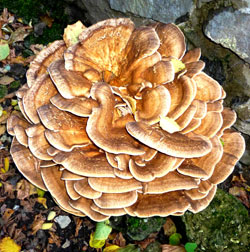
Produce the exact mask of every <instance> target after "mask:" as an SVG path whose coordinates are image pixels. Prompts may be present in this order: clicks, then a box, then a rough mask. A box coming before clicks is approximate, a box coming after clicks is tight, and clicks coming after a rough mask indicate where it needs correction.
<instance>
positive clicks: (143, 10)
mask: <svg viewBox="0 0 250 252" xmlns="http://www.w3.org/2000/svg"><path fill="white" fill-rule="evenodd" d="M109 3H110V7H111V9H114V10H116V11H120V12H123V13H132V14H134V15H135V16H140V17H143V18H150V19H153V20H156V21H160V22H164V23H170V22H175V21H176V20H177V19H178V18H180V17H182V16H184V15H186V14H187V13H189V12H191V11H192V9H193V8H194V5H193V1H192V0H186V1H179V0H172V1H169V0H127V1H124V0H109Z"/></svg>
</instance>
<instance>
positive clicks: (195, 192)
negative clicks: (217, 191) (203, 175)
mask: <svg viewBox="0 0 250 252" xmlns="http://www.w3.org/2000/svg"><path fill="white" fill-rule="evenodd" d="M213 186H214V185H213V184H212V183H210V182H209V181H208V180H202V181H201V182H200V184H199V186H198V188H194V189H191V190H186V191H185V194H186V195H187V196H188V197H189V198H191V199H192V200H199V199H203V198H205V197H206V196H207V195H208V193H209V192H210V191H211V189H212V188H213Z"/></svg>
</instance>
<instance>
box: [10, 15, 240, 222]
mask: <svg viewBox="0 0 250 252" xmlns="http://www.w3.org/2000/svg"><path fill="white" fill-rule="evenodd" d="M78 25H79V23H78ZM70 28H71V29H74V26H73V27H69V29H70ZM81 30H82V31H81V33H80V35H79V37H78V42H77V43H75V44H74V42H72V40H70V39H69V38H68V37H67V33H66V34H65V35H64V40H65V41H63V40H62V41H55V42H54V43H52V44H50V45H49V46H48V47H47V48H46V49H44V50H43V51H41V52H40V53H39V54H38V55H37V57H36V58H35V60H34V61H33V62H32V63H31V65H30V69H29V70H28V72H27V86H24V87H22V88H21V89H20V90H19V91H18V92H17V96H18V97H19V106H20V109H21V111H22V115H13V116H12V117H11V118H10V119H9V121H8V132H9V133H10V134H11V135H13V136H15V137H14V139H13V143H12V147H11V154H12V157H13V160H14V162H15V163H16V165H17V167H18V169H19V171H20V172H21V173H22V174H23V175H24V176H25V177H26V178H27V179H28V180H29V181H31V182H32V183H33V184H34V185H36V186H37V187H40V188H42V189H44V190H48V191H49V192H50V193H51V195H52V197H53V198H54V199H55V201H56V202H57V203H58V205H59V206H60V207H61V208H62V209H64V210H65V211H68V212H70V213H72V214H75V215H87V216H89V217H90V218H92V219H93V220H96V221H102V220H105V219H107V218H109V216H119V215H123V214H126V213H127V214H130V215H132V216H139V217H148V216H155V215H158V216H167V215H170V214H172V215H181V214H183V213H184V212H185V211H186V210H189V211H192V212H194V213H196V212H198V211H201V210H203V209H204V208H205V207H206V206H207V205H208V204H209V202H210V201H211V200H212V199H213V197H214V194H215V192H216V186H217V184H219V183H221V182H222V181H224V180H225V179H226V178H227V177H228V176H229V174H230V173H231V172H232V170H233V168H234V165H235V164H236V162H237V161H238V160H239V158H240V157H241V156H242V154H243V151H244V140H243V138H242V137H241V135H240V134H239V133H237V132H234V131H232V130H231V129H229V128H230V126H231V125H232V124H233V123H234V122H235V119H236V115H235V112H233V111H232V110H230V109H229V108H223V105H222V104H223V98H224V97H225V92H224V91H223V88H222V87H221V86H220V85H219V84H218V83H217V81H215V80H213V79H212V78H211V77H209V76H208V75H207V74H205V73H204V72H202V69H203V68H204V62H202V61H200V60H199V58H200V49H194V50H191V51H189V52H187V53H186V54H185V39H184V36H183V34H182V32H181V31H180V30H179V28H178V27H177V26H175V25H173V24H161V23H157V24H154V25H150V26H144V27H139V28H135V27H134V24H133V23H132V22H131V21H130V20H129V19H124V18H121V19H110V20H106V21H102V22H99V23H97V24H95V25H92V26H91V27H89V28H85V27H83V26H82V27H81ZM222 142H223V144H222Z"/></svg>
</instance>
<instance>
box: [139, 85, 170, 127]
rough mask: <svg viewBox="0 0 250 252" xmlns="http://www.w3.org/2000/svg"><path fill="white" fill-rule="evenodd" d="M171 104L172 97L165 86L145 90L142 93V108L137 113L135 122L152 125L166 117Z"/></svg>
mask: <svg viewBox="0 0 250 252" xmlns="http://www.w3.org/2000/svg"><path fill="white" fill-rule="evenodd" d="M170 104H171V97H170V94H169V92H168V90H167V89H166V88H165V87H163V86H158V87H156V88H153V89H150V90H145V91H144V92H143V93H142V100H141V104H140V107H138V108H137V111H136V112H135V120H136V121H142V122H145V123H148V124H150V125H152V124H155V123H157V122H159V121H160V118H161V117H162V116H166V115H167V113H168V111H169V109H170Z"/></svg>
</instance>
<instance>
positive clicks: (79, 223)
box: [75, 218, 83, 237]
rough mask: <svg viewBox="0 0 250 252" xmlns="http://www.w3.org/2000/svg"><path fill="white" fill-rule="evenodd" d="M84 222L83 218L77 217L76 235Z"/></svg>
mask: <svg viewBox="0 0 250 252" xmlns="http://www.w3.org/2000/svg"><path fill="white" fill-rule="evenodd" d="M82 223H83V220H82V219H81V218H77V219H76V231H75V237H77V236H78V234H79V230H80V229H81V228H82Z"/></svg>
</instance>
